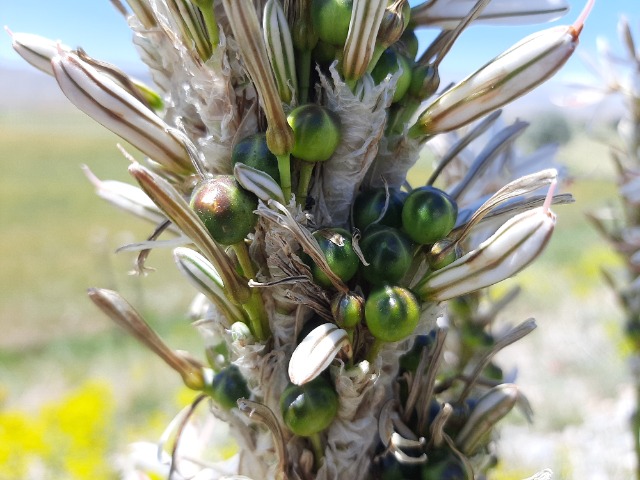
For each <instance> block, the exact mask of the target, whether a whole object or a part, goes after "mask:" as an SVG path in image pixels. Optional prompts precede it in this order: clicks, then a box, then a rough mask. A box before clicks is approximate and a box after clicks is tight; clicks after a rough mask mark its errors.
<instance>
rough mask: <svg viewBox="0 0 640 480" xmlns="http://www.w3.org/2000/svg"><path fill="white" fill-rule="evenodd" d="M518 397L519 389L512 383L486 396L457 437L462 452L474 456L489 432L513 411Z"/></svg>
mask: <svg viewBox="0 0 640 480" xmlns="http://www.w3.org/2000/svg"><path fill="white" fill-rule="evenodd" d="M518 396H519V393H518V387H517V386H516V385H513V384H511V383H504V384H502V385H498V386H497V387H494V388H492V389H491V390H489V391H488V392H487V393H486V394H484V395H483V396H482V397H481V398H480V399H479V400H478V403H477V405H476V406H475V407H474V409H473V410H472V411H471V414H470V415H469V419H468V420H467V421H466V423H465V424H464V426H463V427H462V430H460V433H458V435H457V437H456V445H457V446H458V448H460V451H462V452H463V453H465V454H473V452H474V451H475V450H476V449H477V447H478V446H479V444H480V442H481V441H482V439H483V438H485V436H486V434H487V432H489V431H490V430H491V429H492V428H493V426H494V425H495V424H496V423H497V422H498V421H499V420H500V419H502V418H503V417H504V416H505V415H506V414H507V413H509V412H510V411H511V410H512V409H513V407H514V406H515V405H516V401H517V400H518Z"/></svg>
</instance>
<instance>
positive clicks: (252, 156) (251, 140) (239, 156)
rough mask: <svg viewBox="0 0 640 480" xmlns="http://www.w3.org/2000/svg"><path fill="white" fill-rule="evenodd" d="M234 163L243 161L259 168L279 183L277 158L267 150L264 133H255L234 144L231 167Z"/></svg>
mask: <svg viewBox="0 0 640 480" xmlns="http://www.w3.org/2000/svg"><path fill="white" fill-rule="evenodd" d="M236 163H244V164H245V165H248V166H250V167H253V168H255V169H256V170H260V171H261V172H264V173H266V174H268V175H270V176H271V178H273V179H274V180H275V181H276V182H278V183H280V171H279V170H278V159H277V158H276V156H275V155H274V154H273V153H271V152H270V151H269V147H268V146H267V135H266V134H265V133H255V134H253V135H250V136H248V137H246V138H243V139H242V140H240V141H239V142H238V143H237V144H236V146H235V147H234V148H233V152H232V153H231V166H232V167H233V166H234V165H235V164H236Z"/></svg>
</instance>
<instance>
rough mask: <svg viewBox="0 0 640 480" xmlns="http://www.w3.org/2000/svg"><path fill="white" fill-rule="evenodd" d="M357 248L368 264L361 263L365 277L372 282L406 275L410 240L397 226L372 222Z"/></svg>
mask: <svg viewBox="0 0 640 480" xmlns="http://www.w3.org/2000/svg"><path fill="white" fill-rule="evenodd" d="M360 250H361V251H362V254H363V255H364V259H365V260H366V261H367V262H368V263H369V265H366V266H365V265H364V264H363V265H361V267H360V271H361V272H362V275H363V276H364V278H365V279H366V280H367V281H369V282H370V283H372V284H374V285H382V284H385V283H396V282H398V281H400V279H402V277H404V276H405V274H406V273H407V271H408V270H409V267H410V266H411V261H412V259H413V252H412V247H411V240H410V239H409V237H407V236H406V235H405V234H404V233H402V232H401V231H400V230H397V229H395V228H391V227H385V226H384V225H371V226H370V227H369V228H367V229H366V230H365V232H364V235H363V236H362V240H360Z"/></svg>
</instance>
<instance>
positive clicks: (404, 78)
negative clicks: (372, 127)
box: [371, 48, 411, 102]
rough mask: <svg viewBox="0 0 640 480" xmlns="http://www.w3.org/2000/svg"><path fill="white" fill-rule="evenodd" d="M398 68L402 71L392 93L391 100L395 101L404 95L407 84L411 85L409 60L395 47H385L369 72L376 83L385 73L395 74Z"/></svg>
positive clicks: (385, 75) (384, 76)
mask: <svg viewBox="0 0 640 480" xmlns="http://www.w3.org/2000/svg"><path fill="white" fill-rule="evenodd" d="M399 69H402V73H401V74H400V76H399V77H398V81H397V83H396V90H395V92H394V93H393V100H392V101H393V102H397V101H398V100H400V99H401V98H402V97H404V95H405V93H407V90H409V86H410V85H411V62H410V60H409V59H408V58H407V57H405V56H404V55H402V54H400V53H398V51H397V50H396V49H395V48H387V49H386V50H385V51H384V52H383V53H382V55H381V56H380V59H379V60H378V63H376V66H375V68H374V69H373V71H372V72H371V77H372V78H373V80H374V81H375V82H376V83H380V82H382V81H383V80H384V79H385V78H386V77H387V75H393V74H395V73H396V72H397V71H398V70H399Z"/></svg>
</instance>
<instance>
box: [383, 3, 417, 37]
mask: <svg viewBox="0 0 640 480" xmlns="http://www.w3.org/2000/svg"><path fill="white" fill-rule="evenodd" d="M410 12H411V11H410V10H409V2H408V1H407V0H396V1H395V2H393V3H392V4H391V5H389V6H388V7H387V8H386V9H385V11H384V15H383V17H382V20H381V23H380V29H379V30H378V37H377V39H376V40H377V43H378V44H380V45H383V46H384V47H388V46H389V45H392V44H394V43H396V42H397V41H398V40H400V37H401V36H402V33H403V32H404V29H405V28H406V27H407V24H408V23H409V17H410Z"/></svg>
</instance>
